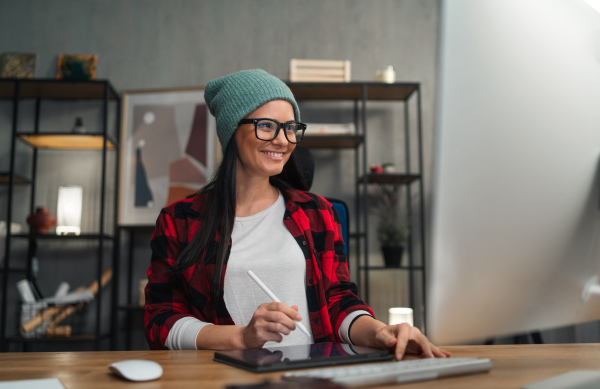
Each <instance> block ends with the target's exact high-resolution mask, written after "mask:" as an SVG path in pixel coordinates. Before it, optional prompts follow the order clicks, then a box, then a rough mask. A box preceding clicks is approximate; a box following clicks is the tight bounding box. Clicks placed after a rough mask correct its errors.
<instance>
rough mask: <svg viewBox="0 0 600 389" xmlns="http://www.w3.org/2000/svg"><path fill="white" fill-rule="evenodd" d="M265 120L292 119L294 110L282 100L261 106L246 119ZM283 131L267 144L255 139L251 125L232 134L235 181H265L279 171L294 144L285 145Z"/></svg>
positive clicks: (241, 126) (252, 125)
mask: <svg viewBox="0 0 600 389" xmlns="http://www.w3.org/2000/svg"><path fill="white" fill-rule="evenodd" d="M257 118H267V119H274V120H277V121H278V122H280V123H285V122H288V121H290V120H294V108H293V107H292V104H290V103H289V102H288V101H285V100H272V101H269V102H268V103H266V104H264V105H261V106H260V107H258V108H257V109H256V110H255V111H254V112H252V113H250V114H248V115H247V116H246V119H257ZM284 132H285V131H284V130H283V129H281V130H280V131H279V134H277V137H276V138H275V139H273V140H270V141H264V140H260V139H258V138H256V135H255V133H254V124H253V123H250V124H242V125H240V126H239V127H238V129H237V130H236V132H235V141H236V143H237V149H238V157H237V167H236V169H237V175H238V177H239V178H242V177H243V178H254V177H256V178H268V177H270V176H275V175H277V174H279V173H281V171H282V170H283V166H284V165H285V164H286V162H287V161H288V159H289V158H290V155H291V154H292V151H294V149H295V148H296V145H295V144H293V143H290V142H288V140H287V139H286V138H285V134H284Z"/></svg>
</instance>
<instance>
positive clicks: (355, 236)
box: [348, 232, 367, 239]
mask: <svg viewBox="0 0 600 389" xmlns="http://www.w3.org/2000/svg"><path fill="white" fill-rule="evenodd" d="M348 237H349V238H352V239H358V238H366V237H367V234H366V233H364V232H351V233H349V234H348Z"/></svg>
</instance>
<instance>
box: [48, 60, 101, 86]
mask: <svg viewBox="0 0 600 389" xmlns="http://www.w3.org/2000/svg"><path fill="white" fill-rule="evenodd" d="M97 66H98V56H97V55H95V54H60V55H59V56H58V63H57V65H56V79H58V80H62V79H66V80H93V79H95V78H96V67H97Z"/></svg>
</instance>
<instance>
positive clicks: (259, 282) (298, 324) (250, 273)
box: [248, 270, 310, 337]
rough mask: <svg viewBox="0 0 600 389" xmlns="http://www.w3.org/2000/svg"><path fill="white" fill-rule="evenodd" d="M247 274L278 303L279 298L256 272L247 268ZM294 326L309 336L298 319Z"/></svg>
mask: <svg viewBox="0 0 600 389" xmlns="http://www.w3.org/2000/svg"><path fill="white" fill-rule="evenodd" d="M248 275H249V276H250V277H251V278H252V279H253V280H254V282H256V284H257V285H258V286H260V288H261V289H262V290H263V291H264V292H265V293H266V294H267V296H269V297H270V298H271V300H273V301H275V302H276V303H280V302H281V300H279V299H278V298H277V296H275V295H274V294H273V292H271V289H269V288H267V285H265V284H264V283H263V282H262V281H261V280H260V278H258V276H257V275H256V274H254V272H253V271H252V270H248ZM296 327H298V328H299V329H300V331H302V332H304V333H305V334H306V336H308V337H310V334H309V333H308V330H307V329H306V327H304V326H303V325H302V323H300V322H299V321H297V322H296Z"/></svg>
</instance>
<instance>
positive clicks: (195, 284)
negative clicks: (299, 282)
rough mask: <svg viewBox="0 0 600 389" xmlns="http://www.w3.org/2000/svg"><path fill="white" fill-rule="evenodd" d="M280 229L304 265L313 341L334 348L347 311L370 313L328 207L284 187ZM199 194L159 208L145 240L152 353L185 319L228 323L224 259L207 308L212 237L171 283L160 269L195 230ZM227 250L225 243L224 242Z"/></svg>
mask: <svg viewBox="0 0 600 389" xmlns="http://www.w3.org/2000/svg"><path fill="white" fill-rule="evenodd" d="M283 195H284V197H285V199H286V211H285V215H284V220H283V222H284V224H285V226H286V227H287V228H288V229H289V230H290V233H291V234H292V235H293V236H294V238H295V240H296V242H298V245H299V246H300V248H301V249H302V252H303V253H304V258H305V259H306V297H307V300H308V311H309V316H310V324H311V327H312V332H313V336H314V340H315V342H316V343H319V342H340V339H339V335H338V330H339V327H340V325H341V323H342V320H344V318H345V317H346V316H347V315H348V314H349V313H350V312H352V311H356V310H366V311H368V312H370V313H371V314H373V311H371V309H370V308H369V307H368V306H367V305H366V304H365V303H364V302H363V301H361V300H360V299H359V298H358V296H357V290H356V285H355V284H354V283H352V282H351V281H350V274H349V272H348V263H347V262H346V255H345V254H344V252H343V248H344V241H343V239H342V233H341V231H342V229H341V225H340V223H339V222H338V221H337V216H336V215H335V214H334V212H333V209H332V207H331V204H330V203H329V202H328V201H327V200H325V199H324V198H323V197H320V196H317V195H315V194H312V193H308V192H302V191H297V190H293V189H288V190H285V191H284V192H283ZM205 196H207V195H206V194H201V195H198V196H195V197H194V198H191V199H185V200H181V201H178V202H175V203H173V204H171V205H169V206H168V207H166V208H164V209H163V210H162V211H161V213H160V215H159V217H158V220H157V221H156V229H155V230H154V234H153V236H152V242H151V246H152V260H151V263H150V267H149V268H148V271H147V275H148V286H147V287H146V305H145V309H146V314H145V317H144V324H145V332H146V339H147V340H148V343H149V344H150V347H151V348H152V349H164V348H165V346H164V344H165V342H166V339H167V335H168V334H169V331H170V330H171V328H172V327H173V324H174V323H175V322H176V321H177V320H179V319H181V318H183V317H187V316H193V317H196V318H198V319H200V320H202V321H204V322H209V323H213V324H219V325H233V324H234V323H233V320H232V319H231V316H230V314H229V312H228V311H227V308H226V307H225V302H224V300H223V285H224V279H225V271H226V270H227V261H226V262H225V265H224V267H223V274H222V276H221V290H220V297H219V301H217V302H216V304H212V303H211V293H210V291H211V289H210V280H212V276H213V271H214V267H215V258H216V252H217V246H218V242H219V236H218V234H217V236H216V237H215V239H214V240H213V242H212V243H211V244H210V245H209V246H208V247H207V249H205V250H204V252H203V253H202V254H201V255H200V256H199V257H198V259H197V260H196V263H195V264H194V265H193V266H191V267H190V268H189V269H188V270H186V271H185V273H184V274H183V277H182V278H177V279H178V280H180V281H178V282H176V283H175V282H173V281H172V278H171V276H170V274H169V273H168V270H169V269H170V268H171V267H172V266H173V264H174V262H175V260H176V259H177V257H178V256H179V253H180V251H181V250H183V249H184V248H185V247H186V245H188V244H189V243H190V242H191V240H192V238H193V236H194V233H195V232H196V230H197V229H198V228H201V227H202V222H201V221H198V219H201V217H200V215H201V213H202V206H203V204H206V202H204V201H203V199H205V198H206V197H205ZM229 244H231V242H230V243H229Z"/></svg>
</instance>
